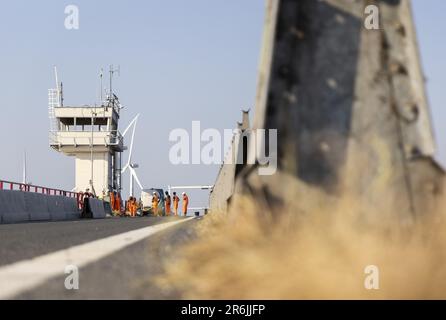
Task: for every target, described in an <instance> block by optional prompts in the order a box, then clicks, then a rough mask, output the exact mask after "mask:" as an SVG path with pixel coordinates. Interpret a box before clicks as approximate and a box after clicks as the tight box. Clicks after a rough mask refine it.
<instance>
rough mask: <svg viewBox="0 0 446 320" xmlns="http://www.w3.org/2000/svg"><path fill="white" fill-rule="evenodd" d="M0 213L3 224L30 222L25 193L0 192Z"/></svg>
mask: <svg viewBox="0 0 446 320" xmlns="http://www.w3.org/2000/svg"><path fill="white" fill-rule="evenodd" d="M0 213H1V221H2V223H14V222H21V221H29V219H30V215H29V213H28V212H27V211H26V208H25V197H24V193H23V192H20V191H11V190H0Z"/></svg>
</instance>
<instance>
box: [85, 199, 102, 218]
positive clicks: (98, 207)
mask: <svg viewBox="0 0 446 320" xmlns="http://www.w3.org/2000/svg"><path fill="white" fill-rule="evenodd" d="M88 201H89V202H90V209H91V215H92V218H93V219H103V218H105V216H106V212H105V206H104V201H102V200H99V199H93V198H90V199H88Z"/></svg>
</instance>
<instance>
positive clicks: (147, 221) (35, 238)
mask: <svg viewBox="0 0 446 320" xmlns="http://www.w3.org/2000/svg"><path fill="white" fill-rule="evenodd" d="M179 219H182V218H173V217H163V218H160V217H144V218H133V219H132V218H109V219H102V220H78V221H63V222H41V223H22V224H10V225H0V268H1V267H3V266H8V265H11V264H12V263H16V262H20V261H24V260H28V259H33V258H36V257H40V256H42V255H45V254H49V253H53V252H56V251H59V250H62V249H67V248H70V247H74V246H78V245H80V244H88V243H91V242H92V241H95V240H99V239H103V238H106V237H110V236H113V235H118V234H122V233H125V232H128V231H131V230H138V229H141V228H145V227H148V226H154V225H157V224H164V223H167V222H172V221H178V220H179ZM197 223H200V219H198V220H197V219H193V220H190V221H185V222H183V223H180V224H178V225H174V226H172V227H169V228H168V229H166V230H162V231H159V232H157V233H155V234H153V235H151V236H149V237H147V238H144V239H142V240H141V241H138V242H136V243H133V244H131V245H129V246H127V247H125V248H123V249H121V250H118V251H116V252H114V253H112V254H110V255H108V256H105V257H103V258H101V259H99V260H98V261H95V262H93V263H90V264H88V265H86V266H84V267H82V268H80V269H79V289H78V290H67V289H66V288H65V286H64V281H65V278H66V276H67V275H66V274H64V273H63V270H61V274H60V276H56V277H53V278H51V279H49V280H48V281H46V282H45V283H43V284H41V285H39V286H37V287H35V288H32V289H30V290H27V291H23V292H21V293H20V294H19V295H17V296H15V297H14V298H16V299H166V298H172V299H175V298H180V297H181V296H180V294H179V293H175V292H163V291H162V290H161V289H160V288H158V287H157V286H156V284H155V283H154V282H153V280H154V279H155V278H156V277H157V276H158V275H159V274H160V272H161V271H162V267H163V264H164V263H165V261H166V259H169V258H170V257H171V255H172V253H174V252H175V251H176V250H181V246H183V245H184V244H186V243H187V242H189V241H190V240H191V239H192V238H193V237H194V236H195V233H194V229H195V228H194V227H195V226H196V224H197ZM1 285H2V284H1V283H0V286H1Z"/></svg>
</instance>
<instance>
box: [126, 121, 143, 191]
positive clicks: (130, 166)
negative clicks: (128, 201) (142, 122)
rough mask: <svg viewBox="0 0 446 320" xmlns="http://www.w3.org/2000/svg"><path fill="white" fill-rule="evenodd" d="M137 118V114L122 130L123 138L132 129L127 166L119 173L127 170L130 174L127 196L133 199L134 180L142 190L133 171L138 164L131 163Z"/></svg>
mask: <svg viewBox="0 0 446 320" xmlns="http://www.w3.org/2000/svg"><path fill="white" fill-rule="evenodd" d="M138 118H139V114H138V115H137V116H136V117H135V118H134V119H133V120H132V121H131V122H130V124H129V125H128V127H127V128H126V129H125V130H124V132H123V134H122V135H123V136H125V135H126V134H127V132H128V131H129V130H130V128H132V137H131V140H130V149H129V157H128V160H127V164H126V165H125V166H124V168H123V169H122V172H121V174H124V173H125V172H126V171H127V170H129V172H130V174H129V177H130V188H129V196H131V197H133V196H134V194H135V190H134V180H136V183H137V184H138V186H139V187H140V188H141V190H142V189H144V188H143V186H142V184H141V182H140V181H139V179H138V176H137V175H136V171H135V169H137V168H138V167H139V166H138V164H136V163H133V162H132V152H133V141H134V139H135V131H136V124H137V122H138Z"/></svg>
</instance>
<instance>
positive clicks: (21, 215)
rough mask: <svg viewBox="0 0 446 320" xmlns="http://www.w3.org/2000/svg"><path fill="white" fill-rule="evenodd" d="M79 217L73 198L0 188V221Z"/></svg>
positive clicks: (70, 218)
mask: <svg viewBox="0 0 446 320" xmlns="http://www.w3.org/2000/svg"><path fill="white" fill-rule="evenodd" d="M79 217H80V212H79V210H78V208H77V201H76V199H75V198H69V197H64V196H50V195H45V194H39V193H32V192H22V191H16V190H0V223H17V222H25V221H49V220H72V219H78V218H79ZM104 217H105V213H104Z"/></svg>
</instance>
